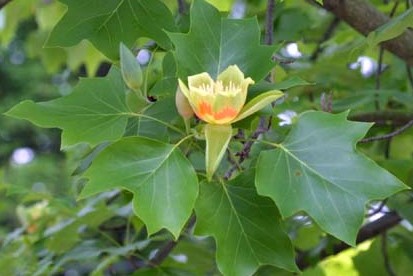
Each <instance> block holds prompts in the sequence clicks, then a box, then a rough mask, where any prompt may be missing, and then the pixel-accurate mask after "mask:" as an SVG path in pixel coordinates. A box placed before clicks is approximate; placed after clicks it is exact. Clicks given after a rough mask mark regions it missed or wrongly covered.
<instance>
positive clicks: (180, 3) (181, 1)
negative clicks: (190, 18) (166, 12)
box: [177, 0, 186, 15]
mask: <svg viewBox="0 0 413 276" xmlns="http://www.w3.org/2000/svg"><path fill="white" fill-rule="evenodd" d="M177 1H178V13H179V14H180V15H183V14H185V13H186V3H185V0H177Z"/></svg>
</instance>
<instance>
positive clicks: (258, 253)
mask: <svg viewBox="0 0 413 276" xmlns="http://www.w3.org/2000/svg"><path fill="white" fill-rule="evenodd" d="M212 206H213V207H212ZM195 212H196V215H197V224H196V229H195V234H199V235H209V236H213V237H214V238H215V241H216V244H217V252H216V258H217V263H218V267H219V270H220V271H221V272H222V273H223V274H224V275H251V274H253V273H254V272H255V271H256V270H257V269H258V268H259V267H260V266H261V265H266V264H267V265H274V266H278V267H281V268H284V269H287V270H291V271H297V268H296V265H295V262H294V253H293V250H292V245H291V242H290V240H289V238H288V235H287V234H286V233H285V232H284V231H283V228H282V226H281V223H280V217H279V213H278V210H277V208H276V207H275V205H274V203H273V202H271V200H270V199H268V198H264V197H261V196H259V195H258V194H257V192H256V191H255V187H254V185H253V175H252V174H250V173H249V174H248V173H247V174H242V175H240V176H238V177H237V178H235V179H233V180H231V181H230V182H229V183H221V184H220V183H216V182H209V183H207V182H202V183H201V186H200V195H199V198H198V200H197V203H196V206H195Z"/></svg>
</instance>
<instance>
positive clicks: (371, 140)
mask: <svg viewBox="0 0 413 276" xmlns="http://www.w3.org/2000/svg"><path fill="white" fill-rule="evenodd" d="M412 126H413V120H411V121H409V122H408V123H407V124H405V125H404V126H402V127H401V128H399V129H396V130H395V131H393V132H390V133H388V134H386V135H381V136H373V137H368V138H364V139H362V140H360V141H359V143H369V142H373V141H380V140H387V139H391V138H393V137H394V136H396V135H399V134H401V133H403V132H404V131H406V130H407V129H409V128H411V127H412Z"/></svg>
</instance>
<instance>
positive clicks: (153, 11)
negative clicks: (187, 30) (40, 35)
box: [46, 0, 176, 60]
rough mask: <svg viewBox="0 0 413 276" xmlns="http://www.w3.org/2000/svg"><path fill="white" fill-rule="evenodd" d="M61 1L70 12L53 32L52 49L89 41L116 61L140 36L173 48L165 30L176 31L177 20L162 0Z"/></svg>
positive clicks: (49, 43) (51, 35) (49, 45)
mask: <svg viewBox="0 0 413 276" xmlns="http://www.w3.org/2000/svg"><path fill="white" fill-rule="evenodd" d="M60 1H61V2H62V3H63V4H65V5H67V7H68V10H67V12H66V14H65V15H64V16H63V18H62V19H61V20H60V21H59V22H58V23H57V25H56V27H55V28H54V29H53V31H52V32H51V34H50V36H49V39H48V41H47V43H46V46H48V47H69V46H73V45H76V44H78V43H79V42H80V41H81V40H82V39H88V40H89V41H90V42H92V43H93V45H95V47H96V48H97V49H98V50H100V51H101V52H102V53H103V54H105V55H106V56H107V57H108V58H110V59H112V60H117V59H118V57H119V43H120V42H123V43H125V44H126V45H127V46H128V47H130V46H132V44H133V43H134V42H135V41H136V39H137V38H138V37H149V38H152V39H154V40H155V41H156V42H157V43H158V44H159V45H160V46H161V47H163V48H166V49H168V48H170V47H171V43H170V41H169V39H168V37H167V35H166V33H165V32H164V30H168V31H174V30H175V29H176V27H175V23H174V19H173V16H172V14H171V12H170V11H169V10H168V8H167V7H166V6H165V5H164V4H163V3H162V2H161V1H159V0H151V1H147V0H117V1H113V0H111V1H101V0H88V1H75V0H60Z"/></svg>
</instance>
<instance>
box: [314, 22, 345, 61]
mask: <svg viewBox="0 0 413 276" xmlns="http://www.w3.org/2000/svg"><path fill="white" fill-rule="evenodd" d="M339 23H340V18H338V17H336V16H335V17H334V19H333V20H332V21H331V23H330V25H328V27H327V29H326V31H325V32H324V34H323V36H322V37H321V39H320V41H319V42H318V43H317V48H316V49H315V50H314V52H313V53H312V54H311V56H310V61H315V60H316V59H317V58H318V56H319V54H321V52H322V51H323V48H322V46H321V45H322V44H323V43H324V42H326V41H327V40H329V39H330V37H331V36H332V35H333V33H334V31H335V29H336V28H337V26H338V25H339Z"/></svg>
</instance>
